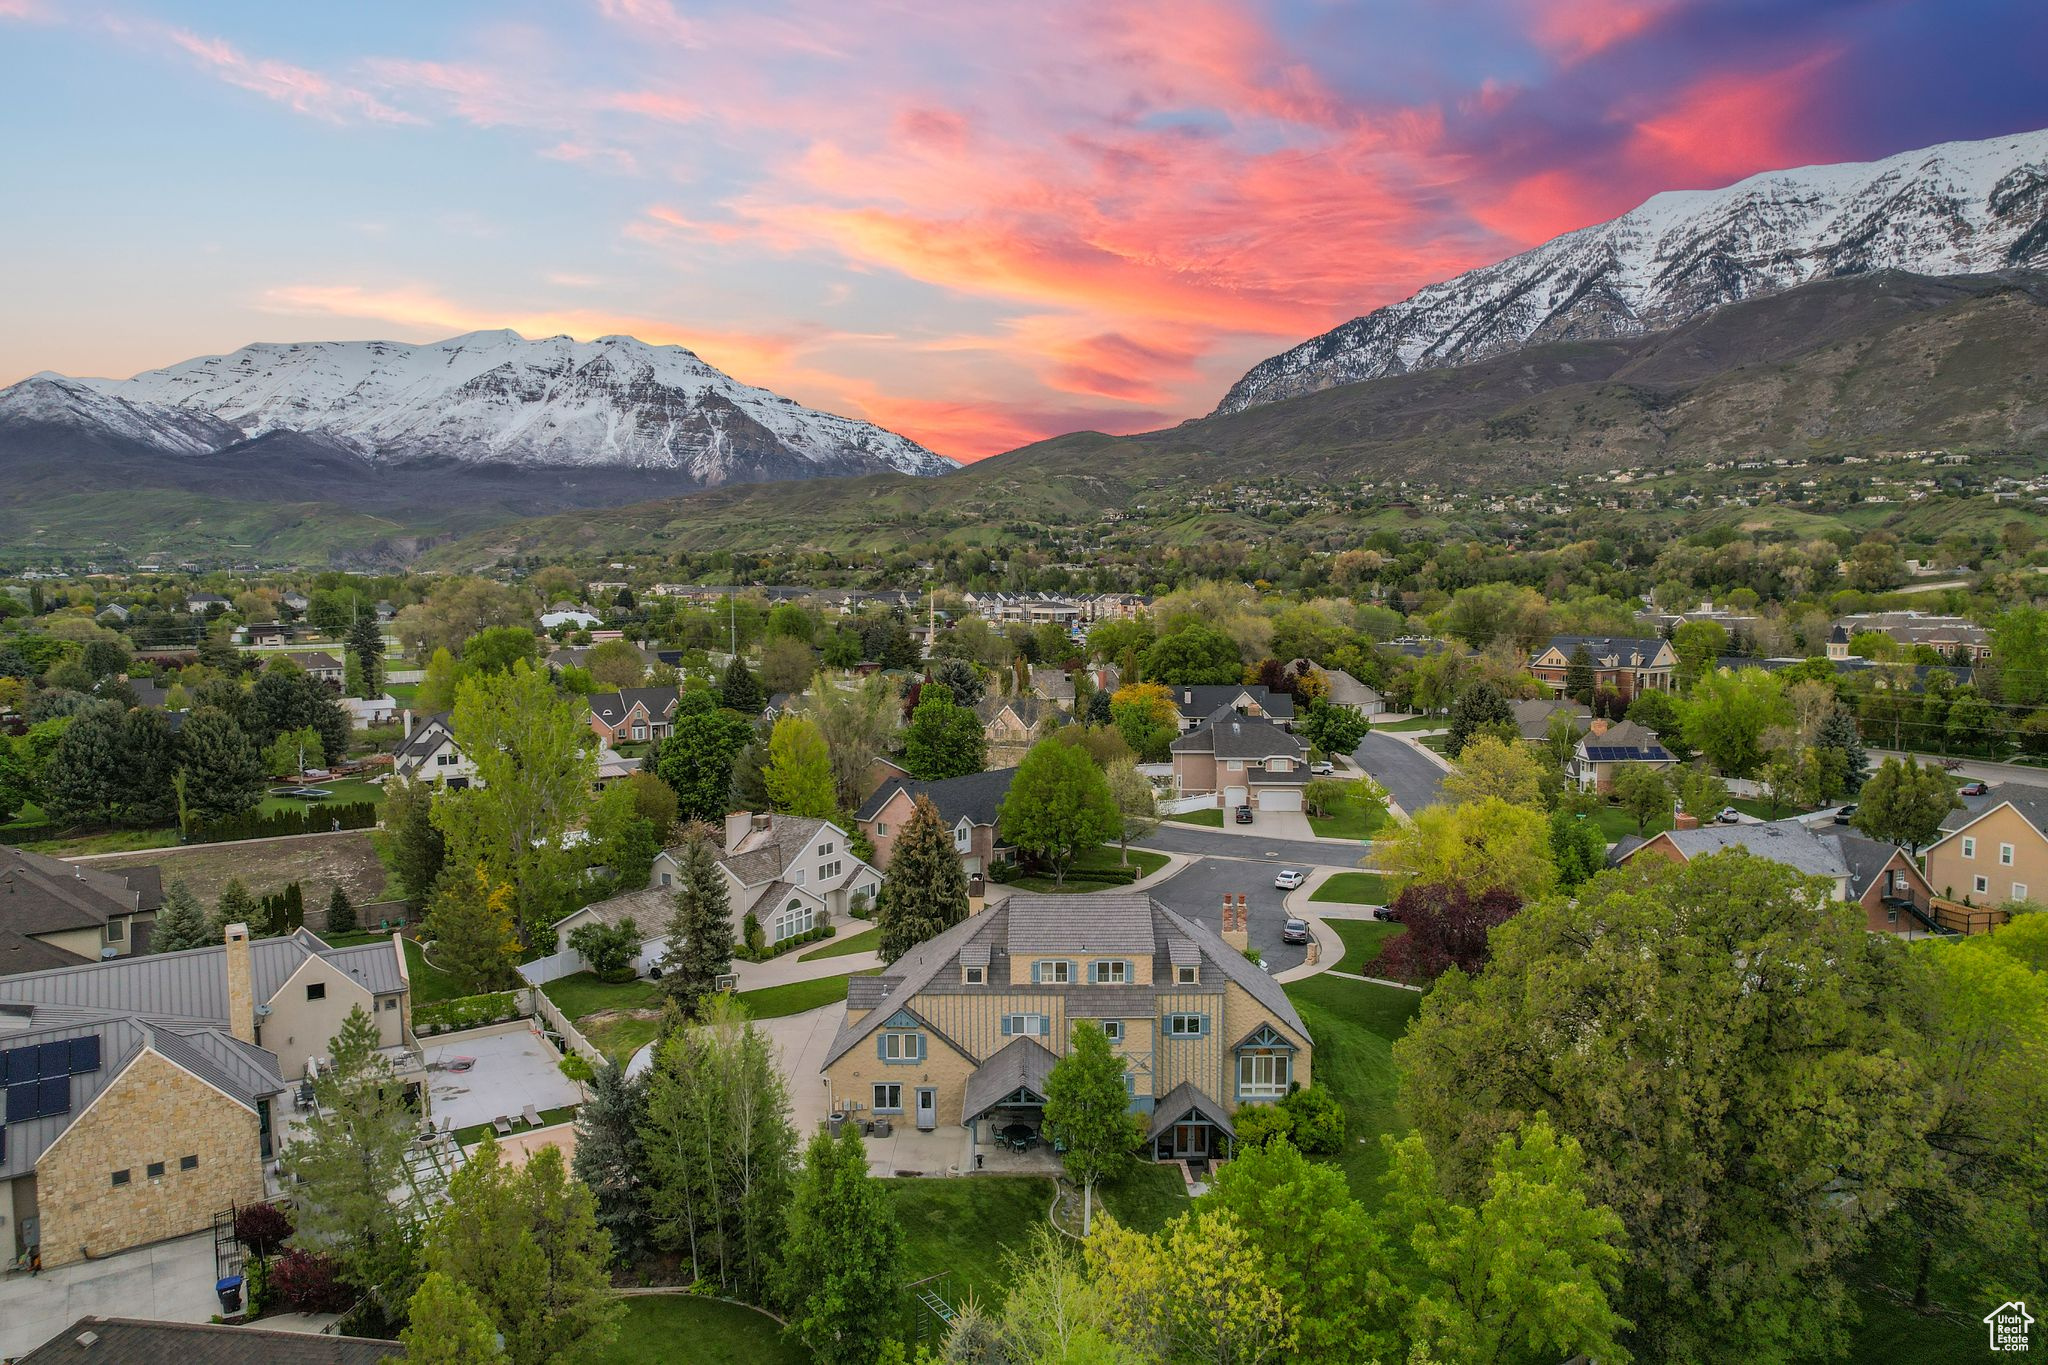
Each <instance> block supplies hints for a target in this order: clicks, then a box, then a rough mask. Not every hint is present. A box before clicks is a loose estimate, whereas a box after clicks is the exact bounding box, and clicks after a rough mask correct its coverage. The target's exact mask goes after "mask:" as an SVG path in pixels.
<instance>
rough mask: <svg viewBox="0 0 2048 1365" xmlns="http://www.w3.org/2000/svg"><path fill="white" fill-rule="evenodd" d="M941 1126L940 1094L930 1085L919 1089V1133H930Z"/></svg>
mask: <svg viewBox="0 0 2048 1365" xmlns="http://www.w3.org/2000/svg"><path fill="white" fill-rule="evenodd" d="M938 1126H939V1092H938V1091H937V1090H935V1089H933V1088H932V1087H931V1086H928V1085H921V1086H919V1087H918V1088H917V1131H918V1132H920V1133H929V1132H931V1131H932V1129H934V1128H936V1127H938Z"/></svg>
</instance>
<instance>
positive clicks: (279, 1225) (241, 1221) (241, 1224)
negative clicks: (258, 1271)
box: [235, 1204, 292, 1256]
mask: <svg viewBox="0 0 2048 1365" xmlns="http://www.w3.org/2000/svg"><path fill="white" fill-rule="evenodd" d="M291 1235H292V1218H291V1215H290V1214H288V1213H286V1212H285V1211H284V1210H283V1209H281V1208H279V1207H278V1206H277V1205H275V1204H244V1205H243V1206H242V1207H241V1208H239V1209H236V1210H235V1240H236V1241H238V1242H240V1243H241V1244H242V1246H243V1248H244V1249H245V1250H247V1251H249V1252H251V1253H253V1254H254V1255H257V1256H269V1255H271V1254H273V1253H274V1252H276V1250H277V1249H278V1248H279V1247H281V1246H283V1245H284V1242H285V1239H286V1238H287V1237H289V1236H291Z"/></svg>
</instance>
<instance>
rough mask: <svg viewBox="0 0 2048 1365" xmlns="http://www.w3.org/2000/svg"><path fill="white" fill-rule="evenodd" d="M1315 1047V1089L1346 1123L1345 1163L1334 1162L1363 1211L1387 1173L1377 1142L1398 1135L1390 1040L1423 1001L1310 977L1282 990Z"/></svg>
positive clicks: (1387, 989)
mask: <svg viewBox="0 0 2048 1365" xmlns="http://www.w3.org/2000/svg"><path fill="white" fill-rule="evenodd" d="M1287 998H1288V999H1290V1000H1292V1001H1293V1002H1294V1007H1295V1009H1296V1010H1298V1011H1300V1013H1301V1019H1302V1022H1303V1023H1304V1024H1306V1025H1307V1026H1308V1031H1309V1034H1310V1035H1311V1036H1312V1037H1313V1038H1314V1039H1315V1040H1316V1055H1315V1083H1316V1084H1317V1085H1322V1086H1328V1087H1329V1089H1330V1093H1331V1094H1333V1095H1335V1096H1336V1098H1337V1099H1338V1101H1339V1102H1341V1103H1342V1104H1343V1106H1344V1110H1345V1113H1346V1114H1347V1115H1348V1117H1349V1120H1350V1122H1349V1124H1348V1128H1347V1131H1346V1134H1345V1147H1344V1155H1342V1156H1340V1157H1338V1158H1337V1159H1336V1160H1337V1164H1338V1166H1340V1167H1341V1168H1342V1169H1343V1171H1344V1175H1345V1177H1346V1178H1347V1179H1348V1180H1349V1181H1350V1182H1351V1192H1352V1193H1353V1194H1355V1195H1357V1196H1358V1197H1359V1198H1360V1199H1362V1200H1364V1201H1365V1202H1366V1204H1367V1205H1369V1206H1371V1205H1376V1204H1377V1203H1378V1201H1379V1178H1380V1175H1381V1173H1382V1172H1384V1171H1385V1170H1386V1168H1387V1160H1386V1154H1385V1153H1384V1152H1382V1151H1381V1150H1380V1136H1381V1135H1382V1134H1384V1133H1394V1134H1399V1133H1400V1132H1402V1131H1403V1129H1402V1128H1401V1125H1400V1119H1399V1114H1398V1106H1397V1093H1396V1092H1397V1091H1398V1089H1399V1081H1398V1078H1397V1077H1396V1076H1395V1073H1394V1040H1395V1039H1397V1038H1399V1037H1400V1036H1401V1034H1402V1032H1403V1031H1404V1030H1406V1029H1407V1027H1408V1021H1409V1020H1411V1019H1413V1018H1414V1017H1415V1014H1416V1011H1417V1010H1419V1009H1420V1008H1421V1007H1422V997H1421V996H1420V995H1417V994H1416V993H1415V992H1413V991H1404V990H1397V989H1396V988H1394V987H1392V986H1375V985H1372V984H1371V983H1369V982H1364V981H1346V980H1343V979H1342V978H1339V977H1333V976H1329V975H1327V974H1326V975H1323V976H1313V977H1310V978H1309V979H1308V980H1306V981H1297V982H1295V983H1294V984H1293V985H1292V986H1289V987H1288V988H1287Z"/></svg>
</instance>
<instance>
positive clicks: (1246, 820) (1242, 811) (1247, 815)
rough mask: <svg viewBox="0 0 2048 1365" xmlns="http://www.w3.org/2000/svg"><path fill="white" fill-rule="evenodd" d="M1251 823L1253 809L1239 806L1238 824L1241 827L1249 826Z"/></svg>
mask: <svg viewBox="0 0 2048 1365" xmlns="http://www.w3.org/2000/svg"><path fill="white" fill-rule="evenodd" d="M1251 822H1252V808H1251V807H1250V806H1239V807H1238V808H1237V823H1239V824H1240V825H1249V824H1250V823H1251Z"/></svg>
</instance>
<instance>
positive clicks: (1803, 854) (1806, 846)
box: [1638, 820, 1849, 878]
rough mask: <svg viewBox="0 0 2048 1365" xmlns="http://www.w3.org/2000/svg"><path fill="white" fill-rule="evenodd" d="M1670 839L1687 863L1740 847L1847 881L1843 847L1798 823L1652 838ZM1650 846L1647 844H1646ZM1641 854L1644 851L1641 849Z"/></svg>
mask: <svg viewBox="0 0 2048 1365" xmlns="http://www.w3.org/2000/svg"><path fill="white" fill-rule="evenodd" d="M1659 839H1663V840H1669V841H1670V843H1671V846H1672V847H1673V848H1675V849H1677V850H1678V851H1679V853H1681V854H1683V855H1684V857H1685V859H1686V861H1687V862H1691V861H1692V860H1693V859H1694V858H1705V857H1709V856H1711V855H1713V854H1716V853H1721V852H1725V851H1726V850H1728V849H1731V848H1739V849H1742V850H1744V851H1745V852H1748V853H1752V854H1755V855H1756V856H1757V857H1759V858H1768V859H1769V860H1770V861H1772V862H1774V863H1783V864H1784V865H1785V866H1787V867H1789V868H1792V869H1793V870H1794V871H1797V872H1803V873H1806V874H1807V875H1808V876H1814V877H1831V878H1845V877H1847V876H1848V875H1849V867H1848V864H1847V863H1846V862H1844V861H1843V858H1842V850H1841V846H1840V845H1839V844H1837V843H1836V842H1834V841H1833V840H1831V839H1823V838H1822V837H1821V836H1820V835H1818V834H1816V833H1814V831H1813V830H1811V829H1809V828H1807V827H1806V826H1805V825H1803V824H1801V823H1800V822H1799V821H1797V820H1771V821H1767V822H1765V823H1763V824H1755V825H1746V824H1745V825H1701V826H1700V827H1699V828H1698V829H1667V830H1665V831H1664V832H1663V833H1662V834H1660V835H1658V836H1656V838H1655V839H1651V840H1649V841H1648V842H1649V843H1655V842H1657V840H1659ZM1646 846H1647V845H1646ZM1638 851H1640V850H1638Z"/></svg>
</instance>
